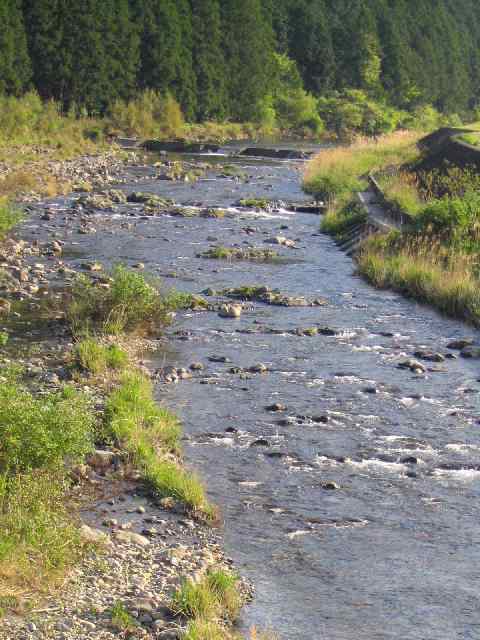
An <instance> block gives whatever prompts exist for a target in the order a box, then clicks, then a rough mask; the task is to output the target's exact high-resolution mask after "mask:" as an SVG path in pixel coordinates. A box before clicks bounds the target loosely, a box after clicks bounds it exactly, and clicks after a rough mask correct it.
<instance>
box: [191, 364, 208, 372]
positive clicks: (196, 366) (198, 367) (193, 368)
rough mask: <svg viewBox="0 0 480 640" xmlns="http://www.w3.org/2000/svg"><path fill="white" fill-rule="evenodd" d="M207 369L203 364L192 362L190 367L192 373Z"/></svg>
mask: <svg viewBox="0 0 480 640" xmlns="http://www.w3.org/2000/svg"><path fill="white" fill-rule="evenodd" d="M204 369H205V367H204V365H203V364H202V363H201V362H192V364H191V365H190V370H191V371H203V370H204Z"/></svg>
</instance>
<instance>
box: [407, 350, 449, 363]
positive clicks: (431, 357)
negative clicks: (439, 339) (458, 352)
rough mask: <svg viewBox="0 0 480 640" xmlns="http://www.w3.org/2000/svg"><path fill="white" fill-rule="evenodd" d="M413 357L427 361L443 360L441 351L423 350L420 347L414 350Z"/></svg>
mask: <svg viewBox="0 0 480 640" xmlns="http://www.w3.org/2000/svg"><path fill="white" fill-rule="evenodd" d="M413 355H414V356H415V358H420V359H421V360H427V361H428V362H445V356H443V355H442V354H441V353H435V352H434V351H423V350H422V349H420V350H418V351H415V353H414V354H413Z"/></svg>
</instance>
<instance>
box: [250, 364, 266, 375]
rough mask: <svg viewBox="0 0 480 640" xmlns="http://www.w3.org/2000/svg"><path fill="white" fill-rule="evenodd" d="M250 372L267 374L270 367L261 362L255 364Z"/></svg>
mask: <svg viewBox="0 0 480 640" xmlns="http://www.w3.org/2000/svg"><path fill="white" fill-rule="evenodd" d="M249 371H250V372H251V373H267V371H268V367H267V365H265V364H263V362H259V363H258V364H254V365H253V367H250V369H249Z"/></svg>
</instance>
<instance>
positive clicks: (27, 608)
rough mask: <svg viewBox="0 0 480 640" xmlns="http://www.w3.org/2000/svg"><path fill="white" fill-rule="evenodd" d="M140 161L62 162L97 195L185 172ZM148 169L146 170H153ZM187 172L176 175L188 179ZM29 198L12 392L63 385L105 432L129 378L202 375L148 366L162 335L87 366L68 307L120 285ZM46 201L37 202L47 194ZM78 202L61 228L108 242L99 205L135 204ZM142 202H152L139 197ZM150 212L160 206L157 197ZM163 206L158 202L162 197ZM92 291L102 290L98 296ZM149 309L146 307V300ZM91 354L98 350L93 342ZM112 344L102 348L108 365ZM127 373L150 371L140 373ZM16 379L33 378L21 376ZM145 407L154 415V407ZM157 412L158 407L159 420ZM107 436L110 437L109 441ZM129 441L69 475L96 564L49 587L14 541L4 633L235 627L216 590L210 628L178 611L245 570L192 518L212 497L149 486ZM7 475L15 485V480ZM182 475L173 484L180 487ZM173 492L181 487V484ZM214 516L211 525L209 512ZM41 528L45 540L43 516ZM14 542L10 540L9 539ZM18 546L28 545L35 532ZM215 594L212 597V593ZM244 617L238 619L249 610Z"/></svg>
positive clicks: (47, 391) (103, 197) (9, 268)
mask: <svg viewBox="0 0 480 640" xmlns="http://www.w3.org/2000/svg"><path fill="white" fill-rule="evenodd" d="M129 159H130V160H131V161H134V162H135V163H138V157H137V156H136V155H130V156H129ZM179 165H180V163H176V164H175V165H174V167H175V168H176V169H178V167H179ZM136 166H138V164H132V163H131V162H130V164H129V166H128V174H126V173H125V172H126V171H127V169H126V165H125V164H124V163H123V162H121V161H119V160H118V154H116V153H114V152H113V153H107V154H104V155H102V156H96V157H83V158H80V159H78V160H74V161H69V162H68V163H65V162H64V163H60V162H59V163H57V164H56V165H55V168H56V169H58V171H59V172H60V174H61V175H63V176H68V177H69V178H71V177H73V176H74V177H75V178H78V179H81V181H82V182H81V184H82V186H83V187H84V189H86V188H87V186H88V188H89V190H90V188H91V189H92V190H93V189H97V190H98V189H102V188H105V187H107V186H111V184H112V183H115V185H116V186H117V187H118V185H119V184H121V183H122V182H126V181H127V179H128V183H129V184H130V185H132V183H138V182H145V181H147V182H148V180H149V179H150V180H151V179H152V177H153V176H154V177H157V176H158V173H159V172H160V171H162V170H163V169H165V168H166V169H167V170H168V169H171V168H172V166H173V165H172V164H171V163H169V162H162V161H159V162H158V163H157V164H156V167H155V169H153V176H145V175H144V176H136V175H135V173H136V171H137V170H136ZM143 167H144V169H145V168H146V167H145V165H143ZM183 175H184V174H182V175H176V176H175V177H172V178H171V179H172V180H174V179H183ZM24 197H25V199H26V200H27V199H28V202H29V206H28V209H29V216H28V217H27V218H26V220H25V221H24V223H23V227H21V228H19V229H18V230H17V231H15V233H14V237H12V238H10V239H7V240H5V241H4V242H3V243H2V253H1V260H2V262H1V269H2V290H1V296H2V297H1V314H2V317H1V325H2V326H1V329H2V333H1V335H2V347H1V349H2V352H3V353H1V354H0V355H1V360H0V366H1V374H2V382H3V383H4V384H7V385H12V387H11V388H12V393H16V386H17V385H21V387H20V386H19V387H18V388H19V389H20V388H23V387H25V389H28V391H26V392H25V393H28V394H33V395H32V396H30V395H28V398H30V397H32V398H36V397H38V398H42V397H45V398H48V397H52V398H54V397H55V396H56V394H57V395H58V394H61V393H63V391H62V389H64V388H65V386H66V385H67V386H68V388H69V389H71V390H73V389H75V390H76V392H78V393H80V394H81V395H82V397H84V398H85V399H86V402H87V403H88V404H89V405H90V406H92V407H95V414H96V422H97V424H102V422H105V419H106V413H105V410H106V408H107V407H108V405H109V403H110V404H111V402H112V399H111V398H112V397H113V396H112V393H113V394H114V393H115V388H116V387H117V386H118V385H120V387H122V385H125V384H126V382H123V381H122V380H123V378H122V376H123V375H126V376H127V377H128V375H141V376H143V377H144V378H145V380H147V379H152V380H154V381H156V383H157V384H160V383H162V382H163V383H166V381H168V380H171V379H172V378H176V379H184V378H188V377H190V376H191V375H193V374H194V373H193V372H194V371H196V370H197V368H196V367H195V366H194V364H192V367H191V372H189V370H187V369H182V370H178V371H177V370H176V369H175V368H171V369H170V370H168V371H162V370H159V369H153V368H152V367H151V366H150V368H149V364H151V360H150V357H151V355H149V354H151V353H152V352H155V351H158V350H159V349H160V350H163V349H164V348H165V344H166V339H165V337H163V336H162V335H161V333H163V332H161V333H160V334H159V336H158V337H156V338H155V339H153V338H149V339H142V338H140V337H135V336H133V337H132V336H130V337H128V336H125V337H122V336H116V337H108V336H107V337H106V338H105V339H104V340H106V343H105V342H104V344H105V347H102V346H101V342H100V343H99V345H100V347H101V348H102V349H104V348H105V349H107V348H108V349H110V346H111V348H112V349H115V350H116V353H118V354H119V355H120V354H123V355H122V359H123V358H125V364H124V365H122V367H121V369H122V371H119V372H118V373H116V372H114V371H110V370H108V371H106V370H105V369H104V368H103V369H102V368H100V370H98V371H97V370H96V368H97V362H96V360H93V359H92V356H91V355H88V358H89V359H87V360H85V358H82V360H80V363H79V353H80V352H79V349H81V348H82V345H86V343H87V342H90V343H91V342H93V341H92V339H91V338H88V334H87V340H83V341H82V340H81V337H80V336H81V334H78V335H76V333H75V331H73V334H72V326H70V324H71V320H70V321H68V322H66V320H68V314H69V311H68V308H69V305H70V307H71V303H72V302H73V303H75V302H76V297H75V296H76V294H75V293H74V294H73V299H72V301H71V302H68V299H69V298H70V297H71V292H72V290H74V289H75V286H76V285H75V283H76V282H77V281H79V280H78V279H79V277H83V278H84V277H85V274H89V276H90V277H91V278H92V279H93V281H94V282H96V284H97V285H98V286H100V287H107V288H108V287H109V286H111V285H110V284H107V283H109V282H111V279H110V278H109V276H108V274H107V273H106V272H104V271H103V268H102V265H100V264H99V263H98V262H95V261H91V262H81V263H80V264H76V265H73V264H71V261H72V256H76V250H75V248H74V246H69V245H70V243H66V242H65V238H62V237H61V236H62V234H61V233H58V230H56V229H58V226H59V225H58V222H59V220H58V216H57V214H58V213H59V211H58V202H55V203H54V202H52V201H50V202H47V203H44V204H43V203H41V204H40V205H39V207H36V206H35V205H33V204H32V203H31V197H32V194H25V196H24ZM40 197H41V196H40V194H38V200H40ZM147 199H148V198H147ZM69 200H70V202H71V204H72V209H70V211H69V214H70V215H69V216H68V222H67V223H66V225H65V219H64V221H63V222H64V224H61V225H60V226H62V227H63V226H67V228H68V235H71V234H73V235H74V236H77V237H82V236H87V235H90V234H97V233H99V234H102V233H104V234H107V235H108V234H109V233H110V231H109V230H108V227H109V226H111V225H109V224H108V222H106V224H105V225H103V224H102V221H101V220H99V219H98V216H97V215H96V211H98V207H100V208H102V209H103V210H104V211H106V210H108V211H112V210H113V209H114V208H115V207H116V205H118V204H119V203H120V204H126V203H127V196H126V195H124V194H123V193H122V192H121V191H118V190H112V189H110V190H107V191H104V192H101V193H100V195H98V194H93V195H89V194H88V193H84V194H83V196H76V197H75V196H73V197H72V196H69ZM133 200H134V201H135V202H142V203H146V200H145V199H141V198H139V197H138V194H137V197H136V198H134V199H133ZM149 204H150V205H152V202H150V203H149ZM153 204H154V205H158V204H159V202H158V201H155V202H154V203H153ZM150 215H151V212H150ZM72 223H74V226H72ZM77 225H78V226H77ZM128 228H129V225H128V224H127V229H128ZM26 230H27V232H26V233H25V231H26ZM75 244H76V243H75V242H72V243H71V245H75ZM141 270H142V266H141V265H140V264H139V265H137V273H138V277H137V276H132V277H134V278H135V280H132V282H137V283H138V282H139V283H141V282H142V281H143V276H142V275H141ZM145 282H146V281H145ZM142 286H143V285H142ZM145 286H146V285H145ZM91 293H92V294H94V293H95V289H92V291H91ZM95 295H96V294H95ZM169 295H175V294H173V293H170V294H169ZM65 296H66V297H65ZM184 298H185V297H184ZM65 302H67V305H65ZM136 302H137V303H140V302H141V300H140V299H138V300H137V301H136ZM182 304H183V301H182ZM170 308H172V309H173V308H174V307H170ZM112 311H113V309H112ZM69 323H70V324H69ZM102 330H103V331H104V329H102ZM109 345H110V346H109ZM119 345H121V348H120V347H119ZM89 347H90V348H89V351H91V345H89ZM100 347H95V358H96V357H97V356H98V354H97V350H98V349H99V348H100ZM117 357H118V356H117ZM127 360H128V362H127ZM12 367H14V368H15V370H17V369H18V370H19V374H15V378H10V375H11V374H10V373H9V371H10V369H12ZM89 369H90V370H89ZM128 371H131V372H138V373H135V374H133V373H132V374H129V373H128ZM126 372H127V373H126ZM120 374H122V375H120ZM17 375H20V379H19V380H18V381H17ZM142 384H143V383H142ZM13 385H15V387H14V386H13ZM14 389H15V390H14ZM21 393H24V392H23V391H22V392H21ZM25 397H27V396H25ZM32 402H33V400H32ZM152 406H153V405H152ZM8 407H9V405H8V403H7V405H5V406H4V412H7V411H8ZM72 410H73V406H72ZM138 410H139V411H140V410H141V411H143V409H142V407H141V405H139V407H138ZM152 410H153V409H152V408H150V409H148V411H149V412H150V413H151V411H152ZM5 417H6V415H4V416H3V418H2V426H3V428H4V429H5V428H7V433H8V426H7V425H6V423H5ZM145 419H147V418H145ZM7 420H8V416H7ZM148 420H151V418H148ZM31 437H34V436H31ZM96 438H97V442H98V438H99V436H98V435H97V436H96ZM120 444H121V443H117V445H116V446H114V447H113V448H112V447H111V446H110V447H109V446H107V447H105V446H103V447H102V448H100V449H98V444H97V450H96V451H94V452H93V453H90V455H89V456H88V457H87V458H86V460H85V463H82V464H80V465H77V466H75V467H73V468H70V470H69V474H70V476H71V479H73V486H72V487H71V488H69V489H68V493H67V495H65V496H64V497H63V498H62V500H65V499H66V506H68V509H69V510H72V513H73V514H74V522H75V524H76V526H77V527H78V533H79V536H80V539H79V542H80V543H81V546H82V547H84V546H85V545H86V546H87V549H86V552H85V551H84V552H83V553H82V555H83V556H84V557H85V559H84V560H82V561H81V562H80V563H79V564H77V566H76V567H75V569H74V570H73V572H72V571H70V570H68V571H67V573H66V575H65V572H64V571H60V572H58V571H56V570H55V571H54V572H53V574H52V575H51V576H50V575H48V576H47V577H46V579H45V576H42V575H41V573H42V571H44V569H45V568H44V567H40V566H39V567H38V569H39V575H38V576H35V565H33V566H32V567H31V568H30V569H31V570H33V572H32V571H31V570H29V571H28V574H27V573H22V571H23V570H19V571H18V572H17V571H13V572H12V571H11V569H10V568H8V566H6V565H5V560H6V559H7V560H8V555H9V550H8V547H7V549H6V552H7V555H6V556H5V550H3V549H2V554H1V556H2V562H3V564H2V565H1V567H0V571H1V573H2V582H3V581H4V580H6V581H5V582H4V583H3V584H2V586H1V588H0V602H1V607H0V608H1V611H2V615H3V616H4V617H3V620H2V629H1V631H0V637H1V638H8V639H9V640H11V639H12V638H15V639H16V638H19V639H20V638H22V639H23V638H32V640H33V638H45V639H47V638H48V639H51V638H53V637H55V638H65V639H67V638H68V639H70V638H71V639H72V640H73V639H75V638H109V637H112V638H113V637H118V634H119V633H120V634H122V637H143V638H170V639H173V638H177V637H190V635H189V634H194V633H200V631H202V630H203V631H202V633H203V634H205V633H207V632H208V633H209V634H210V635H209V637H211V634H213V633H222V637H223V636H225V637H226V635H228V634H229V633H230V632H229V631H228V630H227V628H226V626H224V625H223V622H219V621H218V620H219V618H218V616H219V614H220V617H221V618H224V621H225V623H226V622H227V621H228V619H229V615H230V614H229V609H227V607H231V606H233V600H232V602H227V601H225V605H223V603H222V602H220V601H219V604H218V606H217V604H215V603H216V598H217V596H216V595H214V596H209V597H213V600H212V602H213V604H212V605H209V606H210V609H209V610H208V611H207V610H205V612H204V613H202V614H201V617H200V618H198V621H197V613H196V612H193V613H189V614H188V615H187V616H186V617H185V616H184V615H180V616H179V615H178V614H177V613H176V610H175V607H174V606H173V604H172V603H173V600H172V597H173V596H174V595H175V593H176V592H178V593H181V590H182V588H183V587H182V585H185V584H189V582H188V581H189V580H192V581H193V582H192V584H193V583H195V584H199V585H202V580H204V577H205V576H207V579H208V576H209V575H216V576H219V577H220V578H221V579H223V580H226V579H227V576H228V575H230V574H232V573H231V572H232V567H231V565H232V563H231V561H230V560H228V558H226V556H225V554H224V552H223V550H222V538H221V534H220V532H219V531H218V529H216V528H215V527H213V528H212V524H211V523H208V522H206V518H204V517H202V513H201V510H197V508H196V507H195V509H193V510H192V506H193V505H194V504H197V502H198V506H199V507H200V506H201V505H200V502H199V500H203V498H199V500H198V501H197V498H195V501H196V502H191V504H190V505H189V504H188V502H187V503H186V504H185V503H184V500H183V499H182V496H183V493H182V492H183V491H184V488H183V485H182V488H181V490H179V491H178V496H177V494H176V493H174V492H170V491H169V490H167V491H166V493H165V492H164V495H163V496H162V495H161V494H160V495H159V494H158V492H157V494H156V495H155V493H154V494H153V495H152V493H151V491H149V490H148V487H146V486H145V483H144V478H142V474H141V473H140V472H139V470H138V468H137V465H136V464H135V458H130V454H129V453H128V450H127V451H122V448H121V447H120V448H119V446H120ZM37 446H38V447H39V448H40V447H41V446H42V443H41V442H40V441H39V442H38V445H37ZM142 446H144V445H143V444H142ZM175 446H176V445H175ZM39 450H40V449H39ZM167 453H168V452H167ZM2 455H4V454H2ZM142 455H143V454H142ZM167 457H168V456H167ZM0 458H1V456H0ZM172 460H173V458H172ZM139 461H140V459H139ZM4 462H6V463H7V465H8V463H9V461H8V460H5V461H2V465H3V463H4ZM132 463H133V466H132ZM7 469H8V466H7ZM3 473H4V474H5V471H4V470H3ZM182 473H184V472H183V471H182ZM185 474H186V472H185ZM3 477H4V478H7V476H6V475H3ZM19 477H20V476H19ZM179 478H180V476H179ZM186 480H187V475H185V481H186ZM52 481H54V479H53V478H52ZM70 481H71V480H69V483H70ZM174 481H175V479H174V477H172V479H171V480H170V481H169V482H174ZM182 482H183V480H182ZM7 486H8V485H7ZM170 486H172V488H173V484H171V485H170ZM192 489H193V485H192ZM185 490H187V485H185ZM198 490H200V489H198ZM195 491H197V489H195ZM2 500H3V504H4V509H5V508H6V510H7V511H6V513H7V514H8V500H11V493H10V497H9V494H8V492H7V494H3V497H2ZM192 501H193V497H192ZM202 508H203V507H202ZM199 516H200V517H199ZM4 517H5V515H4ZM207 519H211V518H210V516H209V517H208V518H207ZM4 524H5V525H6V526H7V530H6V532H4V533H6V534H8V524H6V523H4ZM29 526H30V527H32V528H33V534H34V535H36V534H35V526H36V525H35V524H34V523H33V521H32V523H31V524H30V525H29ZM49 526H50V527H51V528H52V529H53V528H55V527H56V526H57V524H56V523H55V522H54V521H52V522H50V524H49ZM6 540H7V542H8V535H7V538H6ZM19 542H21V544H23V534H22V535H21V536H20V538H19ZM49 544H51V543H49ZM57 544H58V541H57ZM31 551H33V548H32V550H31ZM31 551H30V552H31ZM67 569H68V567H67ZM211 572H217V573H216V574H215V573H213V574H212V573H211ZM48 574H50V570H49V571H48ZM232 575H233V574H232ZM202 576H203V577H202ZM222 576H225V578H222ZM220 578H218V579H220ZM215 579H217V578H215ZM228 580H230V579H229V578H228ZM60 586H61V597H60V598H59V587H60ZM199 588H200V587H199ZM202 588H203V587H202ZM208 588H210V587H208ZM226 588H228V589H227V591H226V592H225V593H226V594H227V595H226V596H225V597H228V598H230V599H231V598H234V597H235V598H237V599H239V600H240V599H242V600H243V599H244V598H245V597H247V596H248V594H250V593H251V590H252V589H251V587H250V586H249V585H247V584H246V583H240V582H238V583H237V579H236V578H235V579H233V578H232V581H231V586H228V585H227V587H226ZM233 589H234V590H235V591H236V592H237V591H238V596H237V595H235V596H234V595H233ZM228 590H230V591H228ZM50 591H51V592H52V593H51V595H50V594H49V592H50ZM205 593H206V594H207V595H208V594H209V591H208V589H207V590H206V591H205ZM212 593H213V592H212ZM215 593H216V592H215ZM241 594H243V595H241ZM192 597H193V596H192ZM248 597H249V596H248ZM187 602H188V600H187ZM236 606H237V605H235V607H236ZM219 607H220V609H219ZM222 607H224V608H222ZM233 614H234V615H237V612H236V611H234V612H233ZM192 615H193V617H194V619H193V621H192V622H191V623H190V624H189V623H188V618H189V617H190V616H192ZM195 625H197V626H195ZM202 625H203V626H205V629H204V628H203V626H202ZM197 627H198V629H197ZM192 637H193V635H192ZM196 637H197V636H196V635H195V638H196ZM201 637H203V635H202V636H201Z"/></svg>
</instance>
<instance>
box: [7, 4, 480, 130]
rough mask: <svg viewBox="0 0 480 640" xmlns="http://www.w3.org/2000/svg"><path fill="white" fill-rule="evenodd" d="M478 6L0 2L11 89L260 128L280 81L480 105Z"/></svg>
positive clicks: (325, 90) (328, 90) (408, 104)
mask: <svg viewBox="0 0 480 640" xmlns="http://www.w3.org/2000/svg"><path fill="white" fill-rule="evenodd" d="M479 52H480V3H479V2H478V0H416V1H415V2H412V1H411V0H241V1H239V0H102V1H101V2H99V1H98V0H0V92H1V93H7V94H13V95H19V94H21V93H22V92H24V91H26V90H28V89H30V88H36V89H37V91H38V92H39V93H40V95H41V96H42V97H44V98H54V99H56V100H59V101H60V102H62V103H63V104H64V105H65V107H66V108H67V109H68V108H71V107H72V106H76V107H79V108H85V109H86V110H87V111H89V112H102V111H104V110H105V109H106V108H108V106H109V105H110V104H112V103H113V102H114V101H115V100H117V99H129V98H131V97H133V96H135V94H136V93H137V92H138V91H139V89H155V90H158V91H161V92H167V91H169V92H171V93H172V94H173V96H174V97H175V98H176V99H177V100H178V101H179V102H180V104H181V106H182V109H183V111H184V113H185V115H186V116H187V117H188V118H189V119H191V120H195V119H197V120H203V119H212V118H213V119H224V118H231V119H235V120H249V119H255V118H256V117H259V114H262V113H264V112H265V109H266V108H268V99H269V96H272V95H273V94H274V93H275V91H276V90H277V84H278V83H279V82H280V81H281V80H280V77H281V76H282V69H281V65H279V64H278V60H279V56H278V54H279V53H280V54H283V55H284V56H288V57H289V58H290V59H292V60H293V61H295V63H296V66H297V68H298V71H299V73H300V77H301V80H302V82H303V86H304V88H305V89H306V90H307V91H308V92H309V93H311V94H313V95H316V96H320V95H329V94H332V93H333V92H341V91H344V90H345V89H347V88H348V89H359V90H362V91H364V92H365V93H367V94H368V95H369V96H370V97H372V99H376V100H379V101H382V100H383V101H388V102H389V103H390V104H392V105H395V106H396V107H398V108H401V109H410V108H414V107H415V106H417V105H419V104H424V103H430V104H432V105H434V106H435V107H436V108H438V109H440V110H442V111H445V112H453V111H464V110H467V109H471V108H474V107H476V106H477V101H479V100H480V59H479V57H480V56H479Z"/></svg>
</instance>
